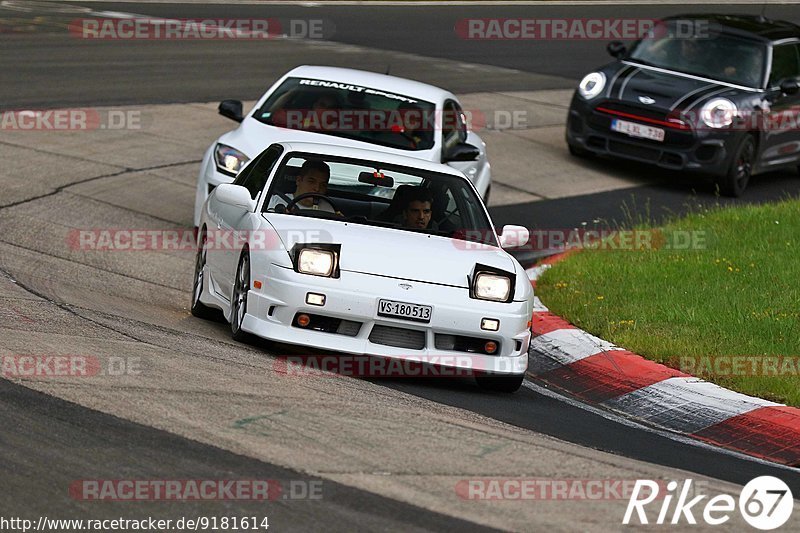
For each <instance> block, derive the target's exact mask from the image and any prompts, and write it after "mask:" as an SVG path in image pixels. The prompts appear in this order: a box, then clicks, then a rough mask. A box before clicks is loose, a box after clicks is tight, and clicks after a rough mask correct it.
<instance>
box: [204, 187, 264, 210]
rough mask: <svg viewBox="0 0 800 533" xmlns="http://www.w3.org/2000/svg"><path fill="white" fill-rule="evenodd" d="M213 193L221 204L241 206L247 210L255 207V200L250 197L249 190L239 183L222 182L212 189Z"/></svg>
mask: <svg viewBox="0 0 800 533" xmlns="http://www.w3.org/2000/svg"><path fill="white" fill-rule="evenodd" d="M214 194H215V195H216V197H217V200H219V201H220V202H222V203H223V204H228V205H233V206H236V207H241V208H242V209H246V210H248V211H252V210H253V209H255V207H256V202H255V200H253V199H252V198H250V191H248V190H247V189H245V188H244V187H242V186H241V185H234V184H233V183H223V184H221V185H218V186H217V188H216V189H214Z"/></svg>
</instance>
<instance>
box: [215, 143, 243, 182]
mask: <svg viewBox="0 0 800 533" xmlns="http://www.w3.org/2000/svg"><path fill="white" fill-rule="evenodd" d="M214 161H215V162H216V163H217V170H219V171H220V172H222V173H223V174H227V175H228V176H236V174H237V173H238V172H239V171H240V170H241V169H242V167H243V166H244V164H245V163H247V162H248V161H250V158H249V157H247V156H246V155H244V154H243V153H242V152H240V151H239V150H237V149H236V148H232V147H230V146H227V145H225V144H219V143H218V144H217V146H216V148H214Z"/></svg>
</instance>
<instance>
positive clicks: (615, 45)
mask: <svg viewBox="0 0 800 533" xmlns="http://www.w3.org/2000/svg"><path fill="white" fill-rule="evenodd" d="M606 50H607V51H608V53H609V54H610V55H611V57H616V58H617V59H619V58H621V57H622V56H624V55H625V54H626V53H627V52H628V49H627V48H626V47H625V44H624V43H623V42H622V41H611V42H610V43H608V45H606Z"/></svg>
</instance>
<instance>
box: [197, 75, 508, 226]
mask: <svg viewBox="0 0 800 533" xmlns="http://www.w3.org/2000/svg"><path fill="white" fill-rule="evenodd" d="M219 112H220V114H221V115H223V116H225V117H228V118H230V119H232V120H234V121H236V122H240V123H241V124H240V125H239V127H238V128H236V129H235V130H232V131H229V132H228V133H225V134H224V135H222V136H221V137H219V138H218V139H217V140H216V141H214V142H213V143H211V145H210V146H209V147H208V149H207V150H206V153H205V155H204V157H203V162H202V164H201V165H200V174H199V176H198V180H197V191H196V195H195V209H194V225H195V227H197V226H198V224H199V221H200V208H201V207H202V206H203V202H205V200H206V198H207V197H208V193H209V192H210V191H211V190H213V189H214V187H217V186H218V185H220V184H222V183H230V182H231V181H233V178H234V177H235V176H236V174H237V172H239V170H240V169H241V168H242V167H243V166H244V165H245V163H247V161H249V160H250V159H251V158H253V157H255V156H256V155H257V154H260V153H261V152H262V151H263V150H264V149H265V148H267V147H268V146H269V145H270V144H272V143H274V142H281V141H305V142H319V143H332V144H341V145H343V146H353V147H360V148H372V149H377V148H380V149H381V150H383V151H385V152H386V153H391V154H403V155H407V156H411V157H416V158H419V159H424V160H426V161H433V162H437V163H446V164H448V165H450V166H452V167H453V168H456V169H458V170H460V171H462V172H463V173H464V174H466V175H467V177H468V178H469V179H470V181H472V183H473V184H474V185H475V188H476V189H477V190H478V192H479V193H480V195H481V197H482V198H484V200H487V199H488V195H489V188H490V185H491V181H492V174H491V168H490V166H489V162H488V160H487V158H486V146H485V143H484V142H483V140H481V138H480V137H479V136H478V135H477V134H476V133H474V132H472V131H470V129H469V127H468V125H467V119H466V114H465V113H464V110H463V109H462V107H461V104H460V103H459V101H458V98H456V96H455V95H453V94H452V93H450V92H448V91H445V90H444V89H440V88H438V87H434V86H432V85H427V84H425V83H420V82H417V81H412V80H408V79H404V78H398V77H395V76H387V75H384V74H376V73H374V72H365V71H362V70H353V69H346V68H337V67H316V66H301V67H297V68H295V69H293V70H291V71H290V72H288V73H287V74H285V75H284V76H283V77H282V78H280V79H279V80H278V81H277V82H275V84H274V85H273V86H272V87H270V89H269V90H268V91H267V92H266V93H265V94H264V95H263V96H262V97H261V98H260V99H259V100H258V102H257V103H256V105H255V106H254V107H253V109H251V110H250V111H249V112H248V113H247V114H246V115H244V114H243V111H242V102H240V101H238V100H224V101H223V102H222V103H220V105H219Z"/></svg>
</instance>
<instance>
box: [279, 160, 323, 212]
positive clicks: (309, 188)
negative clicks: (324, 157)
mask: <svg viewBox="0 0 800 533" xmlns="http://www.w3.org/2000/svg"><path fill="white" fill-rule="evenodd" d="M330 178H331V169H330V167H329V166H328V164H327V163H325V162H324V161H318V160H316V159H307V160H306V161H305V163H303V166H302V167H300V172H299V173H298V174H297V178H296V180H295V183H296V185H297V187H296V188H295V191H294V194H292V193H285V194H277V195H273V196H272V198H271V199H270V201H269V206H268V207H267V209H268V210H269V211H275V208H276V207H278V206H279V205H283V206H286V205H287V204H288V203H289V202H290V201H292V200H293V199H294V198H296V197H299V196H301V195H303V194H308V193H316V194H322V195H326V194H327V193H328V180H330ZM315 201H316V205H315ZM298 204H299V205H300V206H302V208H306V209H319V210H320V211H327V212H329V213H333V212H334V209H333V206H331V204H330V203H329V202H326V201H325V200H324V199H320V198H318V197H317V198H314V197H308V198H304V199H302V200H300V201H299V202H298Z"/></svg>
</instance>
